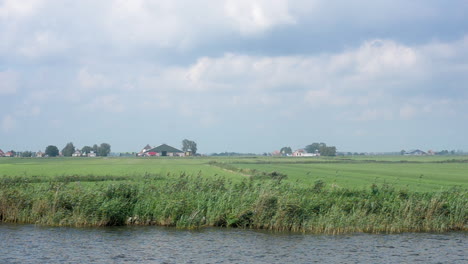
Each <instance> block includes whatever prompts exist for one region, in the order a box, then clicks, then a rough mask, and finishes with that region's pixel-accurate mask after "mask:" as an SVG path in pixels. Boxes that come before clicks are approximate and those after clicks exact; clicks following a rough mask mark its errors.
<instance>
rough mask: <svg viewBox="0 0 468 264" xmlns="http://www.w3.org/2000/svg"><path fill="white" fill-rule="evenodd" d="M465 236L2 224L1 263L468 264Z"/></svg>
mask: <svg viewBox="0 0 468 264" xmlns="http://www.w3.org/2000/svg"><path fill="white" fill-rule="evenodd" d="M467 244H468V239H467V233H466V232H456V233H444V234H426V233H409V234H397V235H371V234H352V235H340V236H328V235H303V234H285V233H281V234H275V233H268V232H259V231H251V230H236V229H215V228H213V229H203V230H199V231H187V230H177V229H172V228H163V227H115V228H58V227H40V226H34V225H5V224H0V263H468V256H467V254H468V253H467V252H468V245H467Z"/></svg>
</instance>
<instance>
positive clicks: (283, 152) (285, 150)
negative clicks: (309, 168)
mask: <svg viewBox="0 0 468 264" xmlns="http://www.w3.org/2000/svg"><path fill="white" fill-rule="evenodd" d="M280 153H281V155H291V154H292V149H291V147H282V148H281V150H280Z"/></svg>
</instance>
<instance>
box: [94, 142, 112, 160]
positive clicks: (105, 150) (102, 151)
mask: <svg viewBox="0 0 468 264" xmlns="http://www.w3.org/2000/svg"><path fill="white" fill-rule="evenodd" d="M110 150H111V146H110V145H109V144H107V143H102V144H101V145H100V146H99V147H98V149H97V153H96V154H97V155H98V156H101V157H107V155H109V153H110Z"/></svg>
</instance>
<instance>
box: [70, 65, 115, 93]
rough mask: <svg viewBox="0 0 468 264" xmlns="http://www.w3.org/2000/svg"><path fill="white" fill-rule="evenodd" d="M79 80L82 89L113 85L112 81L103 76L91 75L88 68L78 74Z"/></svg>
mask: <svg viewBox="0 0 468 264" xmlns="http://www.w3.org/2000/svg"><path fill="white" fill-rule="evenodd" d="M77 80H78V83H79V84H80V86H81V88H83V89H85V90H87V89H93V88H97V89H99V88H105V87H108V86H109V85H110V84H111V81H110V80H109V79H108V78H106V77H105V76H104V75H102V74H98V73H90V72H89V70H88V69H87V68H81V69H80V70H79V72H78V74H77Z"/></svg>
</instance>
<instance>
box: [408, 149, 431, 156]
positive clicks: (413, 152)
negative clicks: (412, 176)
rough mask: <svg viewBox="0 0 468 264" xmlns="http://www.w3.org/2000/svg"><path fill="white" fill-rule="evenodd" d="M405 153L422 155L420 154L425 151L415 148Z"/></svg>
mask: <svg viewBox="0 0 468 264" xmlns="http://www.w3.org/2000/svg"><path fill="white" fill-rule="evenodd" d="M405 155H409V156H422V155H427V153H426V152H424V151H422V150H420V149H416V150H412V151H410V152H406V153H405Z"/></svg>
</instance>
